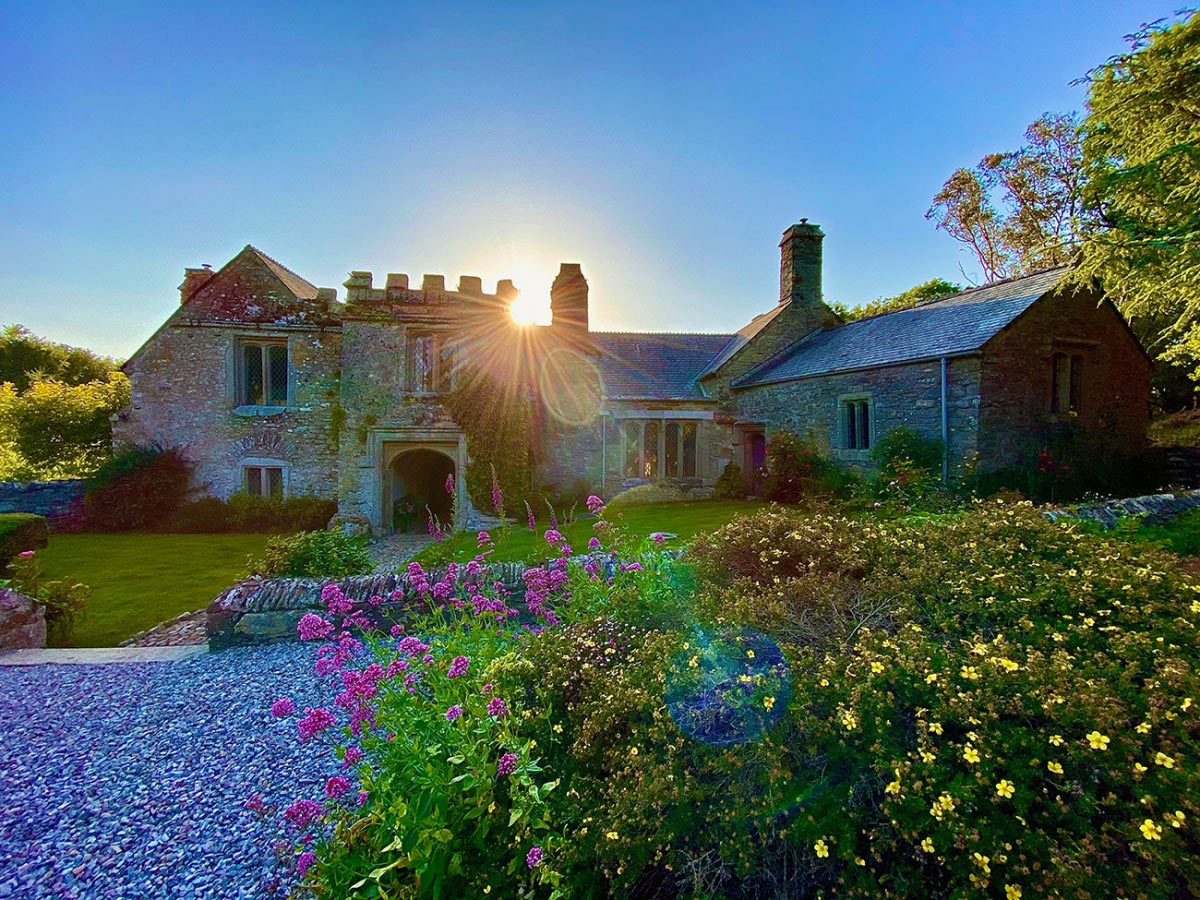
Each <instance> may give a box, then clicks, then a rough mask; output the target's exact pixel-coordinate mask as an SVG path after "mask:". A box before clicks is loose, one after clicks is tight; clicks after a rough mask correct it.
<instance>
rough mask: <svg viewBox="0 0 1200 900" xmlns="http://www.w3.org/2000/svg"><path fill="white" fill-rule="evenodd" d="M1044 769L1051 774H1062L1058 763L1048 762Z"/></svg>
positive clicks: (1061, 768)
mask: <svg viewBox="0 0 1200 900" xmlns="http://www.w3.org/2000/svg"><path fill="white" fill-rule="evenodd" d="M1046 768H1047V769H1049V770H1050V771H1051V772H1053V773H1054V774H1055V775H1061V774H1062V773H1063V767H1062V766H1061V765H1059V764H1058V763H1056V762H1055V761H1054V760H1050V762H1048V763H1046Z"/></svg>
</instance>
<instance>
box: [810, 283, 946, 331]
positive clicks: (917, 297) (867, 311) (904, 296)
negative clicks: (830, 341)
mask: <svg viewBox="0 0 1200 900" xmlns="http://www.w3.org/2000/svg"><path fill="white" fill-rule="evenodd" d="M962 289H963V287H962V285H961V284H955V283H954V282H952V281H947V280H946V279H945V278H930V279H929V280H928V281H924V282H922V283H921V284H918V285H916V286H915V287H910V288H909V289H908V290H907V291H902V292H901V293H899V294H896V296H894V297H879V298H878V299H876V300H872V301H870V302H869V303H864V304H863V305H862V306H846V305H845V304H842V303H834V304H832V305H831V308H832V309H833V311H834V312H836V313H837V314H838V315H839V316H841V317H842V319H843V320H844V321H846V322H853V321H856V320H857V319H869V318H871V317H872V316H878V315H882V314H883V313H889V312H896V311H897V310H901V309H908V308H910V307H913V306H916V305H917V304H920V303H926V302H928V301H930V300H939V299H941V298H942V297H949V296H952V295H953V294H957V293H958V292H959V291H961V290H962Z"/></svg>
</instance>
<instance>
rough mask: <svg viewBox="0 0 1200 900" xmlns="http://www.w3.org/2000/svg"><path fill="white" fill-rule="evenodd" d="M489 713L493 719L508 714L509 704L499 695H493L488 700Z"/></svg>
mask: <svg viewBox="0 0 1200 900" xmlns="http://www.w3.org/2000/svg"><path fill="white" fill-rule="evenodd" d="M487 714H488V715H489V716H491V717H492V718H493V719H499V718H500V717H502V716H507V715H508V704H507V703H505V702H504V701H503V700H501V699H500V698H499V697H493V698H492V699H491V700H489V701H488V705H487Z"/></svg>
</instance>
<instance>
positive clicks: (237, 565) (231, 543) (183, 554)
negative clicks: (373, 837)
mask: <svg viewBox="0 0 1200 900" xmlns="http://www.w3.org/2000/svg"><path fill="white" fill-rule="evenodd" d="M267 537H268V535H265V534H55V535H51V536H50V544H49V546H48V547H46V548H45V549H44V550H39V551H38V557H39V558H40V559H41V562H42V570H43V572H44V573H45V576H46V577H47V578H73V579H75V580H76V581H82V582H83V583H84V584H86V585H88V586H89V587H90V588H91V589H92V598H91V600H90V602H89V603H88V609H87V614H86V615H85V616H84V617H83V618H81V619H80V620H79V621H78V622H77V623H76V625H75V636H74V641H73V643H74V644H75V645H76V646H79V647H114V646H116V645H117V644H119V643H120V642H121V641H123V640H125V638H127V637H130V636H132V635H134V634H137V633H138V632H139V631H143V630H145V629H147V628H150V627H152V626H154V625H157V624H158V623H159V622H162V621H164V620H166V619H173V618H174V617H175V616H177V615H179V614H180V613H185V612H190V611H192V610H196V609H202V608H204V607H205V606H207V605H208V603H209V602H210V601H211V600H212V599H213V598H214V597H216V596H217V594H219V593H221V591H223V590H224V589H225V588H227V587H229V586H230V585H231V584H233V583H234V582H235V581H237V579H238V577H239V576H240V575H241V574H242V573H243V572H244V571H245V569H246V559H247V557H248V556H251V555H254V556H257V555H260V554H261V553H262V551H263V548H264V547H265V546H266V543H267Z"/></svg>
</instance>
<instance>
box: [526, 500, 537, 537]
mask: <svg viewBox="0 0 1200 900" xmlns="http://www.w3.org/2000/svg"><path fill="white" fill-rule="evenodd" d="M525 521H526V522H528V523H529V530H530V531H532V532H533V533H534V534H536V533H537V519H535V518H534V516H533V508H532V507H531V506H530V505H529V501H528V500H526V501H525Z"/></svg>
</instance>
